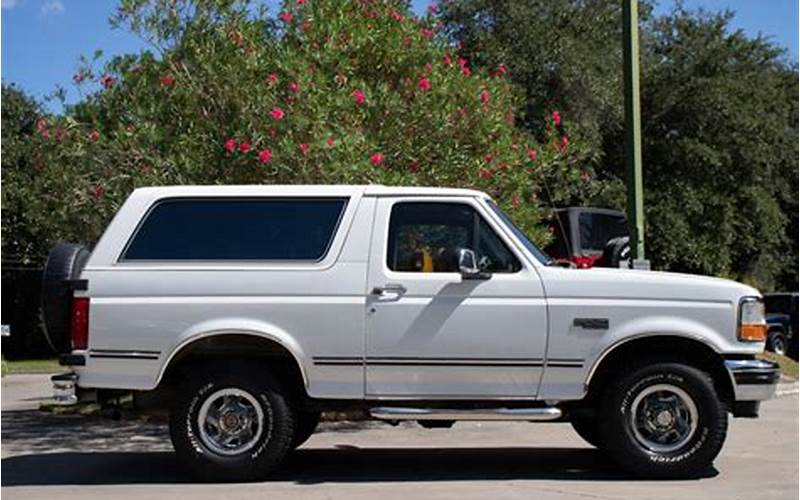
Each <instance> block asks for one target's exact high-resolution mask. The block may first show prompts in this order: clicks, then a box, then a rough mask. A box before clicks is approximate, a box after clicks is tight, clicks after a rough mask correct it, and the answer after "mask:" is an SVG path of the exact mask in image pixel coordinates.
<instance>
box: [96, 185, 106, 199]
mask: <svg viewBox="0 0 800 500" xmlns="http://www.w3.org/2000/svg"><path fill="white" fill-rule="evenodd" d="M105 192H106V190H105V189H103V186H101V185H100V184H98V185H96V186H95V187H94V199H95V200H96V201H100V198H102V197H103V193H105Z"/></svg>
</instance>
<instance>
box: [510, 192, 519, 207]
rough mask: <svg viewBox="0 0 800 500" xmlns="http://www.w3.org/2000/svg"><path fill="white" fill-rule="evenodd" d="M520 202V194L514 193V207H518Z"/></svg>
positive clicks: (512, 204) (512, 202)
mask: <svg viewBox="0 0 800 500" xmlns="http://www.w3.org/2000/svg"><path fill="white" fill-rule="evenodd" d="M519 203H520V200H519V196H517V195H514V196H512V197H511V206H512V207H514V208H517V207H518V206H519Z"/></svg>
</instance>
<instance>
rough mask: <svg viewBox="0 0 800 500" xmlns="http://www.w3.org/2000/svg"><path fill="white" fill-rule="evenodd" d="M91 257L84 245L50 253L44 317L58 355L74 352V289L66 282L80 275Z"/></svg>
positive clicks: (68, 245)
mask: <svg viewBox="0 0 800 500" xmlns="http://www.w3.org/2000/svg"><path fill="white" fill-rule="evenodd" d="M89 255H90V253H89V250H88V249H87V248H86V247H84V246H83V245H78V244H75V243H59V244H58V245H56V246H55V248H53V250H52V251H51V252H50V255H49V256H48V257H47V263H46V264H45V266H44V274H43V276H42V316H43V317H44V327H45V336H46V337H47V342H48V343H49V344H50V347H51V348H52V349H53V350H54V351H55V352H57V353H68V352H70V351H71V350H72V345H71V342H70V324H71V308H72V292H73V289H72V286H71V285H70V284H69V283H68V282H67V281H68V280H74V279H77V278H78V277H79V276H80V274H81V271H82V270H83V268H84V266H85V265H86V261H87V260H89Z"/></svg>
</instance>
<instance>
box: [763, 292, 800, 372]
mask: <svg viewBox="0 0 800 500" xmlns="http://www.w3.org/2000/svg"><path fill="white" fill-rule="evenodd" d="M797 302H798V294H797V293H796V292H795V293H767V294H764V305H765V306H766V310H767V324H768V325H769V330H768V334H767V350H768V351H772V352H774V353H777V354H784V355H786V356H789V357H790V358H792V359H794V360H797V340H798V335H797V329H798V328H797Z"/></svg>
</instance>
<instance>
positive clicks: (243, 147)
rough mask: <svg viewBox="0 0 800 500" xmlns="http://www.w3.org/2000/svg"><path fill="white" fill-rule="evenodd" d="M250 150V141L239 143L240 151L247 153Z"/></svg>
mask: <svg viewBox="0 0 800 500" xmlns="http://www.w3.org/2000/svg"><path fill="white" fill-rule="evenodd" d="M248 151H250V143H249V142H242V143H241V144H239V152H240V153H247V152H248Z"/></svg>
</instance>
